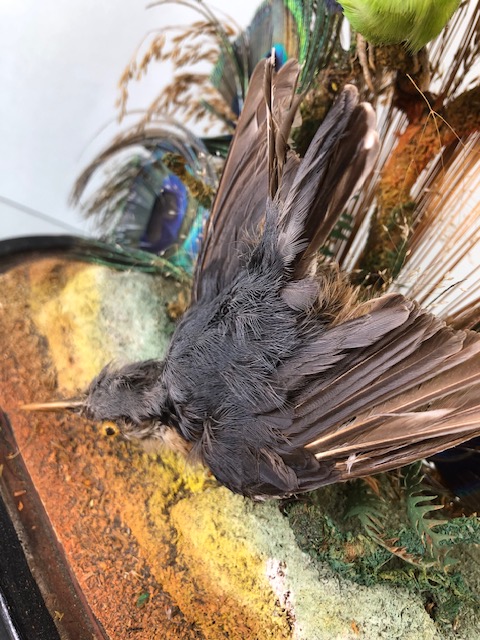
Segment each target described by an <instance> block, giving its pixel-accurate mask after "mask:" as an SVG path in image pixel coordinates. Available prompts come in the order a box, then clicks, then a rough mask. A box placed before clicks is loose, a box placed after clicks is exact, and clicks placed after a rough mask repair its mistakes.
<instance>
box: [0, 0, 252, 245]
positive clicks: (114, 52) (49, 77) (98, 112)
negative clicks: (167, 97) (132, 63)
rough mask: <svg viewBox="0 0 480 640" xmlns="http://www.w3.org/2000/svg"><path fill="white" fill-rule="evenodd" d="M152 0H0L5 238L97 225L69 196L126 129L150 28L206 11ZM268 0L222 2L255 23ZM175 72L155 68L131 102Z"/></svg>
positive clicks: (139, 103)
mask: <svg viewBox="0 0 480 640" xmlns="http://www.w3.org/2000/svg"><path fill="white" fill-rule="evenodd" d="M146 1H147V0H40V1H39V0H0V238H2V237H9V236H15V235H29V234H37V233H69V232H82V231H85V230H86V229H87V226H86V223H85V222H84V221H83V220H82V218H81V216H80V214H79V213H78V212H77V211H74V210H73V209H72V208H71V207H69V205H68V202H67V201H68V195H69V193H70V190H71V187H72V184H73V182H74V180H75V178H76V176H77V175H78V173H79V172H80V170H81V169H82V168H83V166H84V165H85V164H86V163H87V162H88V160H89V159H91V158H92V156H93V153H94V152H95V150H98V149H99V148H101V147H102V146H104V145H105V144H106V143H107V142H108V141H109V139H110V138H112V137H113V135H114V133H115V131H116V128H115V127H116V122H115V118H116V115H117V111H116V108H115V100H116V98H117V96H118V90H117V84H118V80H119V78H120V75H121V74H122V71H123V69H124V68H125V66H126V65H127V63H128V62H129V60H130V58H131V56H132V55H133V53H134V51H135V49H136V47H137V46H138V45H139V43H140V42H141V41H142V39H143V37H144V36H145V35H146V34H147V33H148V32H149V31H150V30H152V29H158V28H161V27H162V26H165V25H171V24H188V23H190V22H192V21H194V20H197V19H198V14H195V13H193V12H192V11H189V10H188V9H185V8H182V7H180V6H178V5H175V4H169V5H163V6H160V7H153V8H151V9H147V8H146ZM259 4H260V0H242V2H241V3H239V2H237V1H234V0H226V1H225V0H224V1H223V2H222V3H221V7H222V10H223V11H224V12H225V13H226V14H228V15H230V16H231V17H233V18H234V19H235V20H236V21H237V22H238V24H239V25H241V26H242V27H245V26H247V24H248V23H249V21H250V19H251V18H252V16H253V14H254V12H255V9H256V8H257V6H258V5H259ZM168 73H169V70H168V69H167V68H162V67H160V66H158V67H157V68H156V69H155V71H151V72H150V73H149V74H148V75H147V76H146V80H144V81H143V82H142V83H141V84H139V85H137V86H135V89H134V92H133V97H132V101H131V102H129V108H135V107H143V108H145V107H146V106H148V103H149V101H150V99H151V98H152V97H153V96H154V95H156V93H157V92H158V87H159V86H161V84H165V82H166V81H167V80H168V77H165V76H166V75H167V74H168ZM99 132H101V134H100V135H99ZM25 209H27V210H30V209H31V210H33V212H30V213H29V212H27V211H26V210H25ZM39 214H40V215H44V216H48V217H49V218H52V219H53V220H52V221H49V220H47V219H40V218H39V217H38V215H39Z"/></svg>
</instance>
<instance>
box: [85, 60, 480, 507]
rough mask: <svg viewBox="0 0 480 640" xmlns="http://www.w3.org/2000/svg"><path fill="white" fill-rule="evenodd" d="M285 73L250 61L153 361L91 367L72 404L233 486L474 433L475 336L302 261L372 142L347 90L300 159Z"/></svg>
mask: <svg viewBox="0 0 480 640" xmlns="http://www.w3.org/2000/svg"><path fill="white" fill-rule="evenodd" d="M297 77H298V65H297V64H296V63H295V62H289V63H287V64H286V65H285V66H284V67H283V68H282V69H281V70H280V71H279V72H278V73H276V72H274V71H273V69H272V66H271V64H270V62H268V61H265V62H263V61H262V62H261V63H259V65H258V66H257V68H256V70H255V72H254V74H253V76H252V80H251V87H250V90H249V93H248V96H247V99H246V103H245V107H244V110H243V112H242V115H241V117H240V121H239V123H238V129H237V132H236V135H235V138H234V141H233V143H232V147H231V151H230V154H229V157H228V159H227V163H226V166H225V171H224V174H223V177H222V180H221V184H220V187H219V191H218V195H217V198H216V202H215V205H214V208H213V212H212V215H211V217H210V220H209V222H208V224H207V228H206V229H205V235H204V240H203V245H202V250H201V253H200V257H199V260H198V264H197V268H196V272H195V276H194V285H193V295H192V297H193V301H192V306H191V307H190V309H189V310H188V311H187V312H186V313H185V315H184V316H183V318H182V319H181V321H180V322H179V324H178V326H177V328H176V331H175V333H174V335H173V337H172V341H171V344H170V348H169V350H168V352H167V354H166V358H165V361H164V362H158V361H149V362H144V363H136V364H131V365H128V366H126V367H124V368H123V369H120V370H119V371H115V370H112V369H110V368H107V369H106V370H104V371H103V372H102V373H101V374H100V375H99V377H98V378H96V379H95V380H94V381H93V382H92V384H91V386H90V389H89V390H88V393H87V397H86V401H85V404H84V412H85V413H86V414H87V415H88V416H89V417H91V418H93V419H95V420H105V419H108V420H115V421H117V422H118V424H119V427H120V430H121V431H122V432H123V434H124V435H125V436H126V437H128V438H138V439H140V440H144V441H149V442H150V441H152V440H154V441H155V440H157V441H160V442H162V441H168V442H172V439H173V440H174V441H175V442H176V443H177V444H178V442H181V443H184V447H183V448H184V450H186V451H188V452H189V454H190V455H191V456H195V457H197V458H198V459H200V460H201V461H202V462H203V463H205V464H206V465H208V466H209V467H210V469H211V470H212V472H213V474H214V475H215V476H216V477H217V479H218V480H219V481H220V482H222V483H224V484H225V485H226V486H227V487H229V488H230V489H232V490H233V491H236V492H238V493H242V494H244V495H248V496H276V497H281V496H287V495H291V494H294V493H298V492H302V491H308V490H311V489H314V488H316V487H319V486H321V485H324V484H328V483H332V482H337V481H344V480H348V479H349V478H353V477H358V476H361V475H368V474H371V473H376V472H379V471H383V470H387V469H392V468H395V467H399V466H402V465H404V464H407V463H409V462H412V461H414V460H416V459H420V458H423V457H425V456H427V455H431V454H432V453H435V452H437V451H440V450H442V449H445V448H447V447H450V446H453V445H455V444H457V443H459V442H461V441H464V440H467V439H469V438H471V437H473V436H475V435H479V434H480V389H479V387H480V355H479V351H480V341H479V339H478V337H477V335H476V334H474V333H472V332H462V331H454V330H453V329H451V328H449V327H447V326H446V325H445V324H444V323H443V322H442V321H440V320H439V319H437V318H435V317H434V316H433V315H431V314H429V313H427V312H425V311H423V310H422V309H420V308H419V306H418V305H417V304H416V303H414V302H412V301H409V300H407V299H405V298H404V297H402V296H401V295H393V294H391V295H385V296H382V297H380V298H377V299H374V300H370V301H366V302H365V301H363V302H362V301H359V300H358V299H357V296H356V292H355V290H354V289H353V288H352V287H351V286H350V284H349V283H348V281H347V278H346V276H345V275H343V274H342V273H341V272H340V271H339V270H338V269H337V268H336V267H335V265H331V264H327V263H322V262H320V261H318V258H317V252H318V249H319V247H320V246H321V245H322V244H323V243H324V242H325V240H326V239H327V237H328V235H329V233H330V231H331V230H332V228H333V226H334V225H335V222H336V221H337V220H338V217H339V215H340V213H341V212H342V210H343V208H344V206H345V203H346V201H347V200H348V198H349V197H350V195H351V194H352V193H353V191H354V190H355V189H356V188H358V186H359V185H360V184H361V182H362V179H363V177H364V176H365V175H366V174H367V173H368V172H369V171H370V169H371V166H372V163H373V160H374V158H375V155H376V153H377V147H378V141H377V137H376V133H375V117H374V114H373V111H372V109H371V107H370V106H369V105H365V104H358V96H357V92H356V90H355V88H354V87H347V88H346V89H345V90H344V92H343V93H342V94H341V95H340V96H339V98H338V100H337V102H336V103H335V105H334V107H333V108H332V110H331V112H330V113H329V115H328V117H327V118H326V120H325V122H324V123H323V125H322V126H321V127H320V129H319V131H318V132H317V134H316V136H315V137H314V139H313V141H312V143H311V145H310V148H309V150H308V152H307V154H306V156H305V158H304V159H303V160H301V161H300V160H299V159H298V158H297V157H296V156H295V154H293V153H292V152H291V151H290V150H289V148H288V144H287V142H288V135H289V131H290V127H291V125H292V122H293V118H294V115H295V112H296V110H297V107H298V97H297V96H296V95H295V86H296V81H297ZM267 158H268V159H269V161H268V162H267V161H266V159H267ZM172 434H173V435H174V437H172Z"/></svg>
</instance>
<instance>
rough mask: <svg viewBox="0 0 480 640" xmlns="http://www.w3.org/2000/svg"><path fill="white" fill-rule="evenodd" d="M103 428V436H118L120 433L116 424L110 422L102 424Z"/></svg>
mask: <svg viewBox="0 0 480 640" xmlns="http://www.w3.org/2000/svg"><path fill="white" fill-rule="evenodd" d="M101 428H102V431H103V434H104V435H106V436H116V435H117V434H118V433H119V432H120V430H119V428H118V426H117V425H116V424H115V422H111V421H110V420H107V421H105V422H102V427H101Z"/></svg>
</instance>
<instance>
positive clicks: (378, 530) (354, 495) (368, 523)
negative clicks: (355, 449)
mask: <svg viewBox="0 0 480 640" xmlns="http://www.w3.org/2000/svg"><path fill="white" fill-rule="evenodd" d="M386 516H387V502H386V501H385V499H384V498H383V497H382V496H380V495H377V494H375V493H374V492H373V491H372V490H371V489H369V488H368V486H367V485H366V484H365V483H364V482H357V483H356V486H355V488H354V489H353V491H352V492H351V494H350V500H349V501H348V503H347V510H346V514H345V517H346V518H353V517H357V518H358V520H359V522H360V524H361V525H362V528H363V530H364V532H365V533H366V534H367V536H368V537H369V538H371V539H372V540H373V541H374V542H375V543H376V544H378V545H379V546H381V547H383V548H384V549H386V550H387V551H389V552H390V553H391V554H392V555H394V556H396V557H397V558H400V559H401V560H403V561H404V562H407V563H408V564H411V565H414V566H415V567H423V568H425V567H428V566H430V565H431V564H433V563H425V562H424V560H423V558H422V557H421V556H417V555H415V554H414V553H412V552H411V551H409V549H408V548H407V546H405V545H402V544H398V542H399V538H398V537H391V536H389V535H388V533H387V532H386V530H385V525H384V523H385V522H386V520H387V518H386Z"/></svg>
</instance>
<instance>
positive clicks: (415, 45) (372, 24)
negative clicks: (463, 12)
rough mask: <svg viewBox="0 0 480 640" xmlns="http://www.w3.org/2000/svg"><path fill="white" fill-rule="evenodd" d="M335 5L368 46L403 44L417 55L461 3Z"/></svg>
mask: <svg viewBox="0 0 480 640" xmlns="http://www.w3.org/2000/svg"><path fill="white" fill-rule="evenodd" d="M335 4H337V3H335ZM338 5H339V6H341V8H342V9H343V13H344V15H345V16H346V17H347V18H348V21H349V22H350V24H351V25H352V27H353V28H354V29H355V31H358V33H360V34H361V35H362V36H363V37H364V38H365V39H366V40H368V41H369V42H372V43H374V44H396V43H400V42H405V44H406V45H407V47H408V48H409V49H410V50H411V51H412V52H416V51H418V50H419V49H421V48H422V47H423V46H425V45H426V44H427V43H428V42H430V41H431V40H433V39H434V38H436V37H437V36H438V34H439V33H440V31H441V30H442V29H443V28H444V27H445V25H446V24H447V22H448V21H449V20H450V18H451V17H452V15H453V13H454V11H455V10H456V9H457V8H458V6H459V5H460V0H443V1H442V2H438V0H409V1H408V2H406V1H405V0H342V1H341V2H339V3H338Z"/></svg>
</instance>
